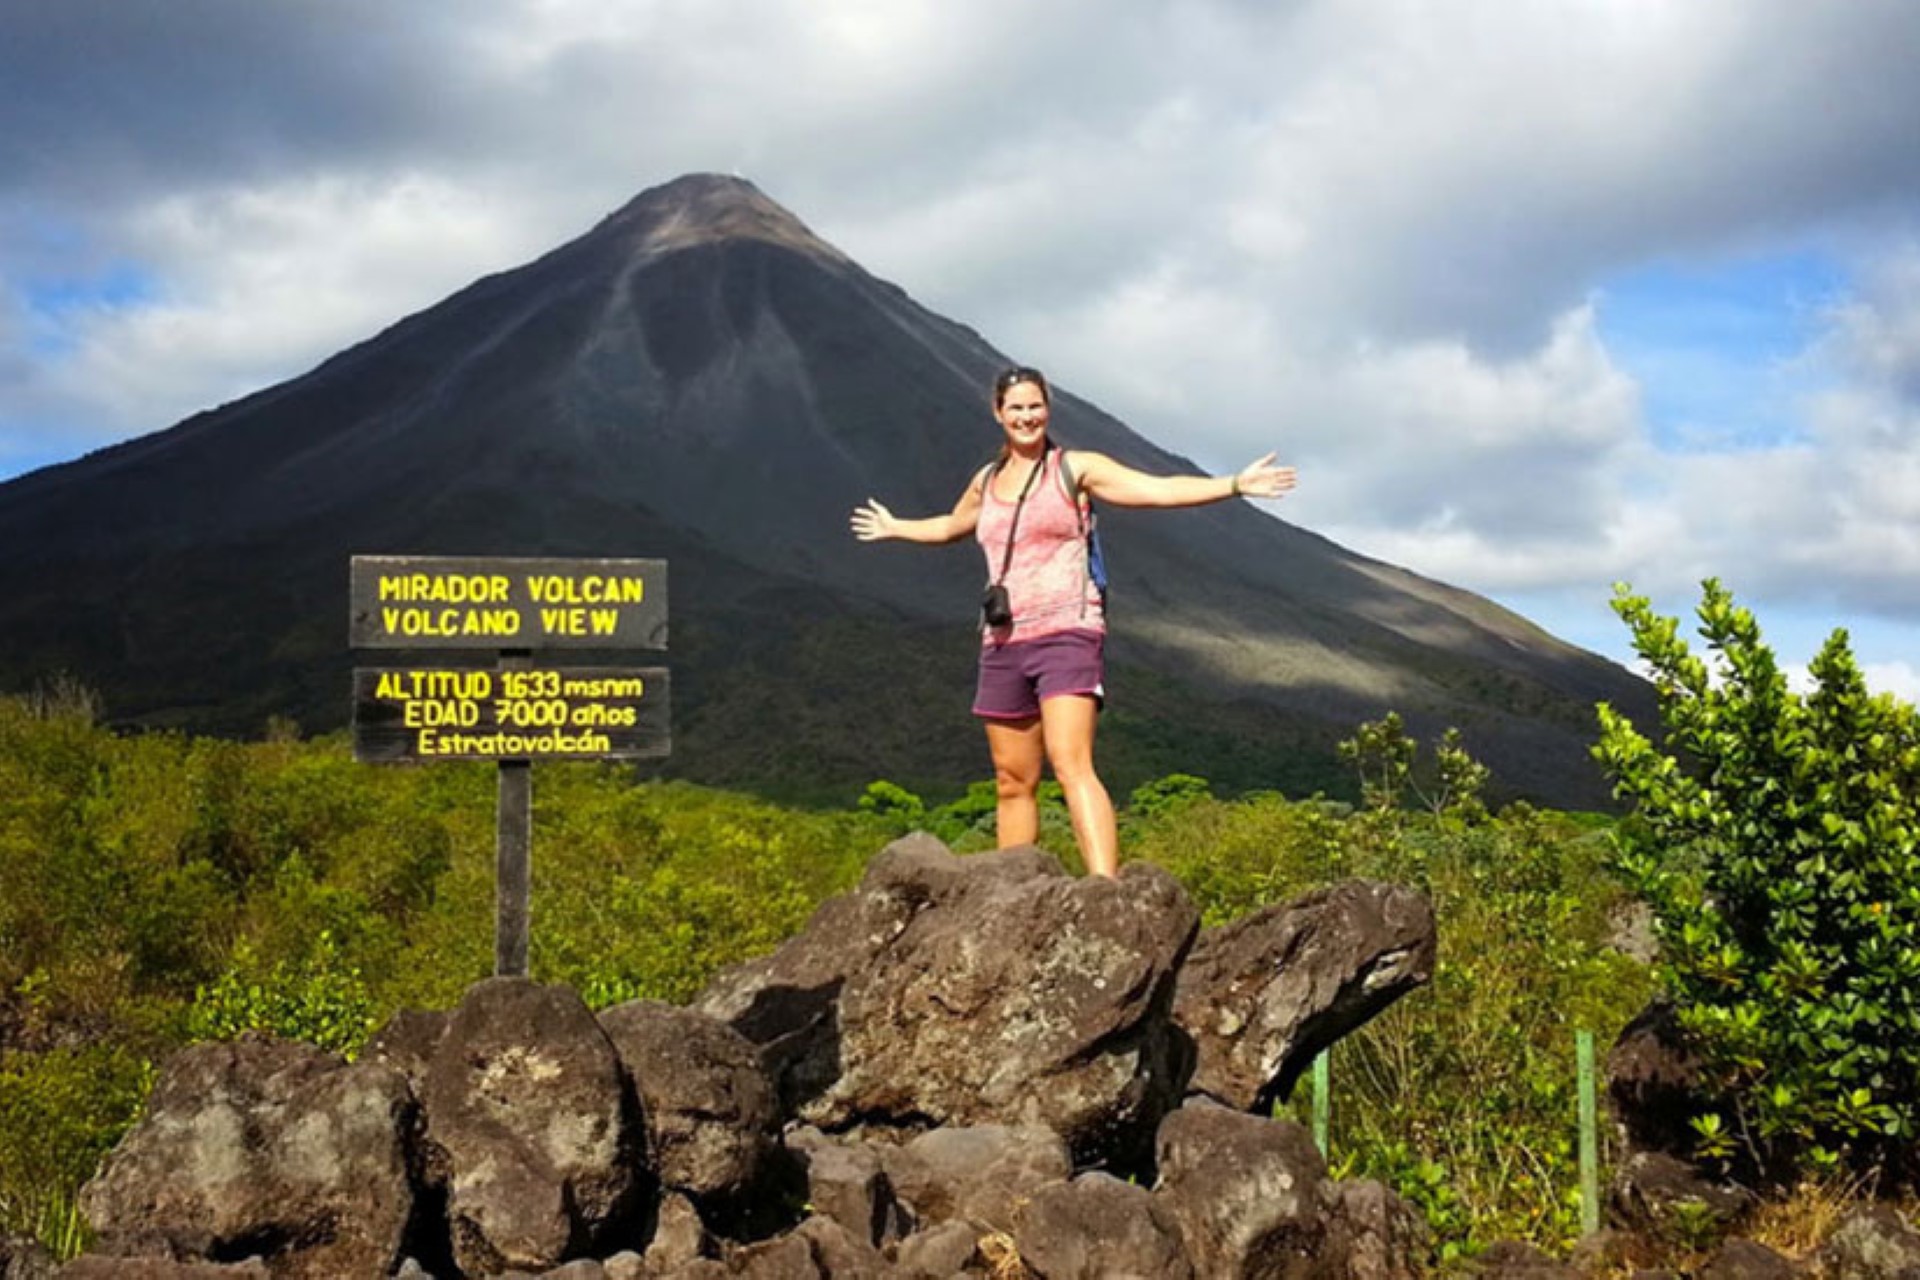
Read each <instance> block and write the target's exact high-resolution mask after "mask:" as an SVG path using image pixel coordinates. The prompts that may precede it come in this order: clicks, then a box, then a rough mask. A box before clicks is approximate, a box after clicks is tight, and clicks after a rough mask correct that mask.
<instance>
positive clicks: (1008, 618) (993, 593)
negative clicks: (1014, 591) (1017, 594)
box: [980, 582, 1013, 627]
mask: <svg viewBox="0 0 1920 1280" xmlns="http://www.w3.org/2000/svg"><path fill="white" fill-rule="evenodd" d="M980 618H981V620H982V621H983V622H985V623H986V624H987V625H988V626H989V627H1010V626H1012V625H1013V601H1011V600H1009V599H1008V598H1007V589H1006V587H1004V586H1003V585H1001V584H1000V583H998V582H993V583H989V584H988V585H987V593H986V595H984V596H982V597H981V598H980Z"/></svg>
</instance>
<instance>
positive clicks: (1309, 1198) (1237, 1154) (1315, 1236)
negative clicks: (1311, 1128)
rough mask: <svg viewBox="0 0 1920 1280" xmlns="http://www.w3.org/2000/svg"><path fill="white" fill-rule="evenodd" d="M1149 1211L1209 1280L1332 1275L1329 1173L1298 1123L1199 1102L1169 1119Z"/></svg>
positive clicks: (1161, 1141) (1162, 1131) (1335, 1271)
mask: <svg viewBox="0 0 1920 1280" xmlns="http://www.w3.org/2000/svg"><path fill="white" fill-rule="evenodd" d="M1156 1146H1157V1150H1158V1154H1159V1166H1160V1181H1159V1183H1158V1184H1157V1185H1156V1186H1155V1187H1154V1189H1153V1199H1154V1202H1155V1203H1156V1204H1157V1205H1159V1206H1160V1207H1161V1209H1162V1211H1163V1212H1164V1214H1165V1215H1166V1217H1167V1219H1168V1220H1170V1221H1171V1222H1173V1223H1174V1224H1175V1225H1176V1226H1177V1227H1178V1228H1179V1231H1180V1237H1181V1239H1182V1240H1183V1241H1184V1242H1185V1245H1186V1253H1187V1257H1188V1258H1189V1259H1190V1260H1191V1261H1192V1263H1193V1270H1194V1274H1196V1275H1200V1276H1205V1277H1207V1278H1208V1280H1252V1278H1253V1277H1262V1278H1263V1280H1264V1278H1266V1277H1274V1278H1282V1280H1284V1278H1288V1277H1296V1276H1297V1277H1304V1276H1308V1275H1313V1274H1316V1272H1315V1270H1314V1265H1315V1261H1316V1259H1317V1260H1319V1261H1320V1263H1322V1264H1323V1265H1324V1266H1325V1271H1324V1272H1323V1273H1324V1274H1328V1275H1338V1274H1340V1271H1339V1269H1338V1267H1337V1265H1336V1260H1334V1259H1331V1258H1329V1257H1327V1256H1325V1255H1326V1252H1327V1248H1326V1246H1327V1221H1326V1212H1325V1210H1326V1204H1325V1195H1324V1192H1323V1186H1322V1184H1323V1183H1325V1181H1326V1178H1327V1164H1326V1161H1325V1160H1324V1159H1322V1158H1321V1155H1320V1151H1319V1149H1318V1148H1316V1147H1315V1146H1314V1145H1313V1136H1312V1135H1311V1134H1309V1133H1308V1132H1307V1131H1306V1130H1305V1129H1303V1128H1301V1127H1300V1126H1299V1125H1297V1124H1293V1123H1291V1122H1288V1121H1284V1120H1265V1119H1262V1118H1260V1117H1259V1116H1251V1115H1248V1114H1246V1113H1245V1112H1242V1111H1234V1110H1229V1109H1228V1108H1225V1107H1220V1106H1215V1105H1212V1104H1210V1103H1206V1102H1190V1103H1188V1104H1187V1105H1186V1106H1184V1107H1182V1108H1180V1110H1178V1111H1176V1112H1174V1113H1173V1114H1172V1115H1170V1116H1168V1117H1167V1118H1166V1120H1165V1121H1164V1122H1163V1123H1162V1124H1161V1126H1160V1133H1159V1137H1158V1139H1157V1143H1156Z"/></svg>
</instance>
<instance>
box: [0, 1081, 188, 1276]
mask: <svg viewBox="0 0 1920 1280" xmlns="http://www.w3.org/2000/svg"><path fill="white" fill-rule="evenodd" d="M153 1079H154V1070H153V1067H152V1065H151V1064H150V1063H149V1062H147V1061H146V1060H145V1059H144V1058H142V1057H140V1056H139V1055H138V1054H136V1053H133V1052H132V1051H130V1050H128V1049H126V1048H125V1047H123V1046H119V1045H111V1044H103V1045H89V1046H85V1047H79V1048H63V1049H53V1050H49V1051H47V1052H45V1053H38V1054H28V1053H9V1054H6V1055H4V1056H3V1057H0V1234H14V1235H26V1236H35V1237H38V1238H40V1239H41V1240H42V1241H43V1242H45V1243H46V1244H47V1245H48V1247H49V1248H51V1249H52V1250H53V1251H54V1253H55V1254H56V1255H57V1256H59V1257H62V1258H66V1257H71V1256H72V1255H74V1254H75V1253H78V1252H80V1247H81V1245H82V1244H84V1242H85V1241H84V1233H83V1232H82V1230H81V1229H80V1228H81V1223H80V1220H79V1216H78V1214H77V1213H76V1212H75V1211H74V1199H75V1193H76V1191H77V1190H78V1188H79V1187H80V1185H81V1184H82V1183H83V1182H85V1181H86V1180H87V1179H88V1178H89V1177H91V1176H92V1175H93V1172H94V1170H95V1168H96V1167H98V1165H99V1163H100V1159H101V1157H102V1156H104V1155H105V1154H106V1153H107V1152H108V1151H109V1150H111V1149H112V1147H113V1144H114V1143H115V1142H118V1141H119V1140H120V1136H121V1134H123V1133H125V1132H126V1130H127V1129H128V1127H129V1126H131V1125H132V1124H133V1122H134V1120H135V1119H137V1118H138V1117H139V1114H140V1108H141V1107H142V1105H143V1104H144V1103H145V1101H146V1097H147V1093H148V1091H149V1090H151V1089H152V1087H153Z"/></svg>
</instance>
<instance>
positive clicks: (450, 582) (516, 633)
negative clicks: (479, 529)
mask: <svg viewBox="0 0 1920 1280" xmlns="http://www.w3.org/2000/svg"><path fill="white" fill-rule="evenodd" d="M352 603H353V614H352V638H351V643H352V645H353V647H354V648H356V649H494V650H500V649H532V650H540V649H561V648H568V649H664V648H666V647H667V565H666V562H665V561H664V560H582V559H539V558H532V557H511V556H487V557H472V556H438V557H436V556H355V557H353V588H352Z"/></svg>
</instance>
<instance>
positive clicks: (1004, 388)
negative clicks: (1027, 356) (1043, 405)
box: [993, 364, 1053, 409]
mask: <svg viewBox="0 0 1920 1280" xmlns="http://www.w3.org/2000/svg"><path fill="white" fill-rule="evenodd" d="M1023 382H1031V383H1032V384H1033V385H1034V386H1036V387H1038V388H1040V398H1041V399H1042V400H1045V401H1047V402H1048V403H1049V404H1051V403H1052V402H1053V392H1052V390H1051V389H1050V388H1049V387H1048V386H1047V375H1046V374H1044V373H1041V372H1040V371H1039V370H1038V369H1034V368H1030V367H1028V366H1027V365H1024V364H1017V365H1014V366H1013V367H1012V368H1011V369H1007V370H1005V371H1003V372H1002V373H1001V374H1000V376H999V377H997V378H995V379H994V380H993V407H994V408H996V409H998V408H999V407H1000V406H1001V405H1002V404H1004V403H1005V402H1006V399H1007V392H1009V391H1011V390H1013V389H1014V388H1015V387H1017V386H1019V385H1020V384H1021V383H1023Z"/></svg>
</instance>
